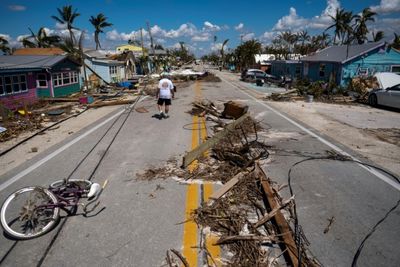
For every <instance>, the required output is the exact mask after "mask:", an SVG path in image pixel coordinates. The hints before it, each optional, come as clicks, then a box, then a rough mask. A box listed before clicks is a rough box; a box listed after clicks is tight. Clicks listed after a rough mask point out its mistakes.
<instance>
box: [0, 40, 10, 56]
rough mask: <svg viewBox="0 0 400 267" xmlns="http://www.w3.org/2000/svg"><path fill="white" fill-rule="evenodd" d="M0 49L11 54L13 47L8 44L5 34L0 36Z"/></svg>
mask: <svg viewBox="0 0 400 267" xmlns="http://www.w3.org/2000/svg"><path fill="white" fill-rule="evenodd" d="M0 50H1V51H2V52H3V53H4V54H10V52H11V49H10V47H9V46H8V40H7V39H6V38H5V37H4V36H0Z"/></svg>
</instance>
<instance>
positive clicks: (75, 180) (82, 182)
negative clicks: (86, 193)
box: [49, 179, 92, 190]
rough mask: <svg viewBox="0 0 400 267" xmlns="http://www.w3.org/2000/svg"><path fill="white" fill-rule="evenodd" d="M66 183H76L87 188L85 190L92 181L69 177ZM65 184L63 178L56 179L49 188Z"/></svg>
mask: <svg viewBox="0 0 400 267" xmlns="http://www.w3.org/2000/svg"><path fill="white" fill-rule="evenodd" d="M68 183H69V184H74V185H77V186H79V187H80V188H82V189H87V190H89V189H90V186H91V185H92V182H91V181H89V180H79V179H69V180H68ZM65 185H66V184H65V180H58V181H55V182H53V183H51V184H50V186H49V188H50V189H56V188H60V187H62V186H65Z"/></svg>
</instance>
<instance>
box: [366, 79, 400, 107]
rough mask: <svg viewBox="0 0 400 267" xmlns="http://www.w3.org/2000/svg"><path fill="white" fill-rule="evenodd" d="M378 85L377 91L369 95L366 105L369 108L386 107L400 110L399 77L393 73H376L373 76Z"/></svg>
mask: <svg viewBox="0 0 400 267" xmlns="http://www.w3.org/2000/svg"><path fill="white" fill-rule="evenodd" d="M374 76H375V77H376V79H377V80H378V83H379V89H374V90H372V91H371V92H370V93H369V96H368V103H369V104H370V105H371V106H374V107H376V106H378V105H382V106H387V107H392V108H400V75H398V74H396V73H393V72H378V73H375V75H374Z"/></svg>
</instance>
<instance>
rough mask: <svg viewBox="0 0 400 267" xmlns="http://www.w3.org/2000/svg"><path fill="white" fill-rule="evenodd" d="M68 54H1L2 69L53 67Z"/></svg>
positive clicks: (0, 66)
mask: <svg viewBox="0 0 400 267" xmlns="http://www.w3.org/2000/svg"><path fill="white" fill-rule="evenodd" d="M65 58H67V56H26V55H24V56H22V55H21V56H0V70H20V69H46V68H51V67H52V66H54V65H55V64H57V63H58V62H60V61H62V60H64V59H65Z"/></svg>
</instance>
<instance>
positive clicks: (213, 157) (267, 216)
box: [137, 101, 319, 266]
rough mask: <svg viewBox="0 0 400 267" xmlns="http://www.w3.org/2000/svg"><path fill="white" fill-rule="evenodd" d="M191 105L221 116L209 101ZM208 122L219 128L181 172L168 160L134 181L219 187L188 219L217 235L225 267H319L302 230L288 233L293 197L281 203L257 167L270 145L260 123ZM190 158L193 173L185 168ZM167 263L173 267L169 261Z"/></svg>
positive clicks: (188, 156) (189, 155)
mask: <svg viewBox="0 0 400 267" xmlns="http://www.w3.org/2000/svg"><path fill="white" fill-rule="evenodd" d="M194 106H195V108H197V109H198V112H200V113H202V112H204V111H205V112H206V114H207V115H206V116H207V118H208V117H209V116H211V117H214V115H210V114H212V113H214V112H217V113H218V114H219V115H221V114H222V112H220V111H218V110H216V108H215V107H214V105H213V104H212V102H210V101H200V102H198V103H194ZM218 119H220V118H218ZM221 121H222V120H221ZM212 122H214V126H217V127H220V128H222V130H219V131H217V132H215V133H214V134H213V136H211V137H210V138H209V139H207V140H206V141H205V142H204V143H202V144H201V145H200V146H198V147H197V148H196V149H194V150H192V151H190V152H188V153H187V154H186V155H185V157H184V159H183V164H182V167H183V169H181V168H178V166H177V162H175V163H174V162H172V161H170V162H169V163H168V164H167V166H165V167H163V168H160V169H152V170H146V171H145V172H144V173H143V174H138V175H137V178H138V179H142V180H143V179H146V180H153V179H156V178H168V177H175V179H177V178H178V179H179V180H180V181H182V182H195V181H204V182H217V183H222V187H220V188H219V189H218V190H217V191H216V192H214V193H213V194H212V196H211V197H210V199H209V200H208V201H207V202H203V203H202V204H201V206H200V207H199V208H197V209H196V210H195V211H194V212H193V214H192V220H194V221H195V222H196V223H197V224H198V226H199V227H200V228H201V229H203V230H204V231H207V229H208V230H209V231H211V232H212V234H213V235H216V236H218V238H219V239H218V241H217V242H216V243H215V244H213V245H219V246H221V247H222V248H223V250H224V253H222V255H224V257H223V258H222V259H221V260H222V264H223V265H224V266H275V265H276V264H279V266H298V259H299V258H301V266H319V265H318V264H317V263H315V262H314V261H313V260H311V257H309V255H308V254H307V249H306V246H307V244H308V243H307V240H306V239H305V238H304V236H303V235H302V234H301V233H300V232H301V231H300V232H296V234H295V232H294V230H292V229H294V227H293V222H294V221H295V220H294V216H295V215H294V214H295V213H294V212H293V210H292V209H293V205H294V198H293V197H291V198H289V199H282V198H281V196H280V195H279V191H280V190H281V189H282V188H284V186H279V185H277V184H276V183H274V182H273V181H271V180H270V179H269V178H267V176H266V175H265V173H264V172H263V170H262V169H261V167H260V165H259V164H263V163H264V164H265V163H266V160H267V158H268V156H269V153H268V148H269V147H268V146H267V145H266V144H265V143H264V142H263V140H261V139H260V136H261V135H260V133H259V132H260V131H263V129H262V127H261V126H260V122H257V121H255V120H254V119H253V118H251V117H250V116H249V115H248V114H247V113H245V114H244V115H242V116H241V117H240V118H238V119H236V120H234V121H231V122H230V123H228V122H224V124H221V123H220V122H219V121H214V120H212ZM212 122H211V123H212ZM222 125H223V126H222ZM207 151H208V153H207ZM195 160H196V165H197V167H196V168H195V169H194V170H193V168H186V167H187V166H189V165H190V164H191V163H192V162H193V161H195ZM189 169H190V170H189ZM185 180H186V181H185ZM266 190H269V191H268V192H266ZM295 240H296V241H295ZM299 240H301V242H299ZM203 242H204V241H203ZM199 248H200V249H202V250H204V251H205V252H206V254H207V255H208V257H207V261H208V262H207V266H214V265H215V259H212V257H211V255H210V253H207V247H206V246H205V245H204V244H199ZM299 251H300V253H301V257H299V256H298V255H299V254H298V252H299ZM167 258H168V257H167ZM178 258H179V259H180V262H181V263H180V264H182V263H183V262H184V260H185V259H184V258H183V259H182V255H180V257H178ZM167 263H168V264H169V266H176V265H174V264H175V263H173V262H172V260H171V259H168V260H167Z"/></svg>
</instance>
